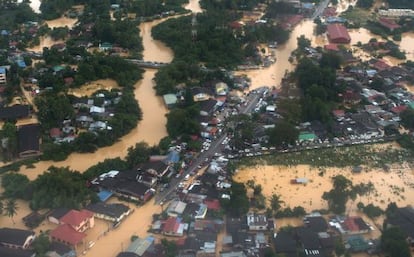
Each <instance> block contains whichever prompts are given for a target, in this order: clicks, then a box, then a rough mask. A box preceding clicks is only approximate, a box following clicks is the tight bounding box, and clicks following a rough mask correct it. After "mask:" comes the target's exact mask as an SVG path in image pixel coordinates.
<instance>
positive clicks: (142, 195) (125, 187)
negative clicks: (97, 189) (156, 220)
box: [115, 181, 155, 202]
mask: <svg viewBox="0 0 414 257" xmlns="http://www.w3.org/2000/svg"><path fill="white" fill-rule="evenodd" d="M115 190H116V192H115V193H116V194H117V195H119V196H123V197H127V198H129V199H131V200H135V201H141V202H146V201H148V200H149V199H150V198H151V197H152V196H153V195H154V193H155V190H154V189H152V188H150V187H149V186H147V185H145V184H143V183H139V182H135V181H125V182H123V183H121V184H119V185H117V187H116V188H115Z"/></svg>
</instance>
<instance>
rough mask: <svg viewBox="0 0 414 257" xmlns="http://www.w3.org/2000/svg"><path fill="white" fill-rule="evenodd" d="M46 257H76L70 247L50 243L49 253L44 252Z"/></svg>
mask: <svg viewBox="0 0 414 257" xmlns="http://www.w3.org/2000/svg"><path fill="white" fill-rule="evenodd" d="M46 256H48V257H76V252H75V250H74V249H72V248H71V247H69V246H67V245H65V244H62V243H59V242H50V244H49V251H48V252H46Z"/></svg>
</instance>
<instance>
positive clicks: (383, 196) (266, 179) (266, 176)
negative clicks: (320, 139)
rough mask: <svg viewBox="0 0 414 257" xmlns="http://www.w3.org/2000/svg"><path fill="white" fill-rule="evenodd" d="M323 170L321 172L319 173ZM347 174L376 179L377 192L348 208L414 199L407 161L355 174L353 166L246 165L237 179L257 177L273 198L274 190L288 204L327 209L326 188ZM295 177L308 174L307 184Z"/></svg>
mask: <svg viewBox="0 0 414 257" xmlns="http://www.w3.org/2000/svg"><path fill="white" fill-rule="evenodd" d="M321 171H323V175H322V176H321V175H320V174H319V173H320V172H321ZM340 174H342V175H344V176H345V177H347V178H348V179H351V180H352V182H353V184H354V185H355V184H359V183H365V184H366V183H368V182H372V183H373V184H374V187H375V192H372V193H371V194H370V195H367V196H362V197H358V198H357V199H356V201H355V202H352V201H349V203H348V206H347V212H356V211H357V207H356V204H357V203H358V202H363V203H364V204H365V205H367V204H369V203H372V204H374V205H376V206H379V207H381V208H382V209H385V208H386V207H387V205H388V203H390V202H396V203H397V205H398V206H406V205H408V204H412V203H413V202H414V183H413V182H412V181H414V172H413V169H412V167H410V166H409V165H408V164H407V163H405V164H403V165H393V166H392V169H391V171H390V172H384V171H382V170H377V169H368V168H365V169H364V171H363V172H362V173H360V174H353V173H352V172H351V168H350V167H349V168H315V167H310V166H309V165H297V166H291V167H287V166H278V165H275V166H267V165H257V166H255V167H247V168H242V169H241V170H240V171H238V172H237V173H236V175H235V176H234V179H235V180H236V181H238V182H244V183H246V182H247V181H248V180H251V179H253V180H254V181H255V182H256V184H260V185H261V186H262V188H263V191H262V192H263V194H264V196H265V197H266V198H267V199H270V197H271V195H272V194H277V195H280V196H281V200H282V201H284V204H283V205H284V207H291V208H293V207H295V206H302V207H304V208H305V209H306V211H308V212H310V211H312V210H318V209H327V207H328V206H327V202H326V201H325V200H323V199H322V194H323V192H326V191H329V190H331V188H332V180H331V179H332V177H334V176H336V175H340ZM295 178H307V179H308V180H309V183H308V184H306V185H297V184H291V180H292V179H295Z"/></svg>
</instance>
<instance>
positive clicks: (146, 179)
mask: <svg viewBox="0 0 414 257" xmlns="http://www.w3.org/2000/svg"><path fill="white" fill-rule="evenodd" d="M137 180H138V182H140V183H143V184H145V185H147V186H149V187H155V185H156V184H157V181H158V177H157V176H154V175H152V174H148V173H142V174H140V175H138V179H137Z"/></svg>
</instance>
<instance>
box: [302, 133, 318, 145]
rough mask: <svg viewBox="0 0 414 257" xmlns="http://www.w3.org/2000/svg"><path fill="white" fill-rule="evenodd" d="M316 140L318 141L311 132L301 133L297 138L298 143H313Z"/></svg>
mask: <svg viewBox="0 0 414 257" xmlns="http://www.w3.org/2000/svg"><path fill="white" fill-rule="evenodd" d="M316 139H318V137H317V136H316V135H315V134H314V133H311V132H301V133H300V134H299V138H298V140H299V143H302V142H305V141H307V142H313V141H315V140H316Z"/></svg>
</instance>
